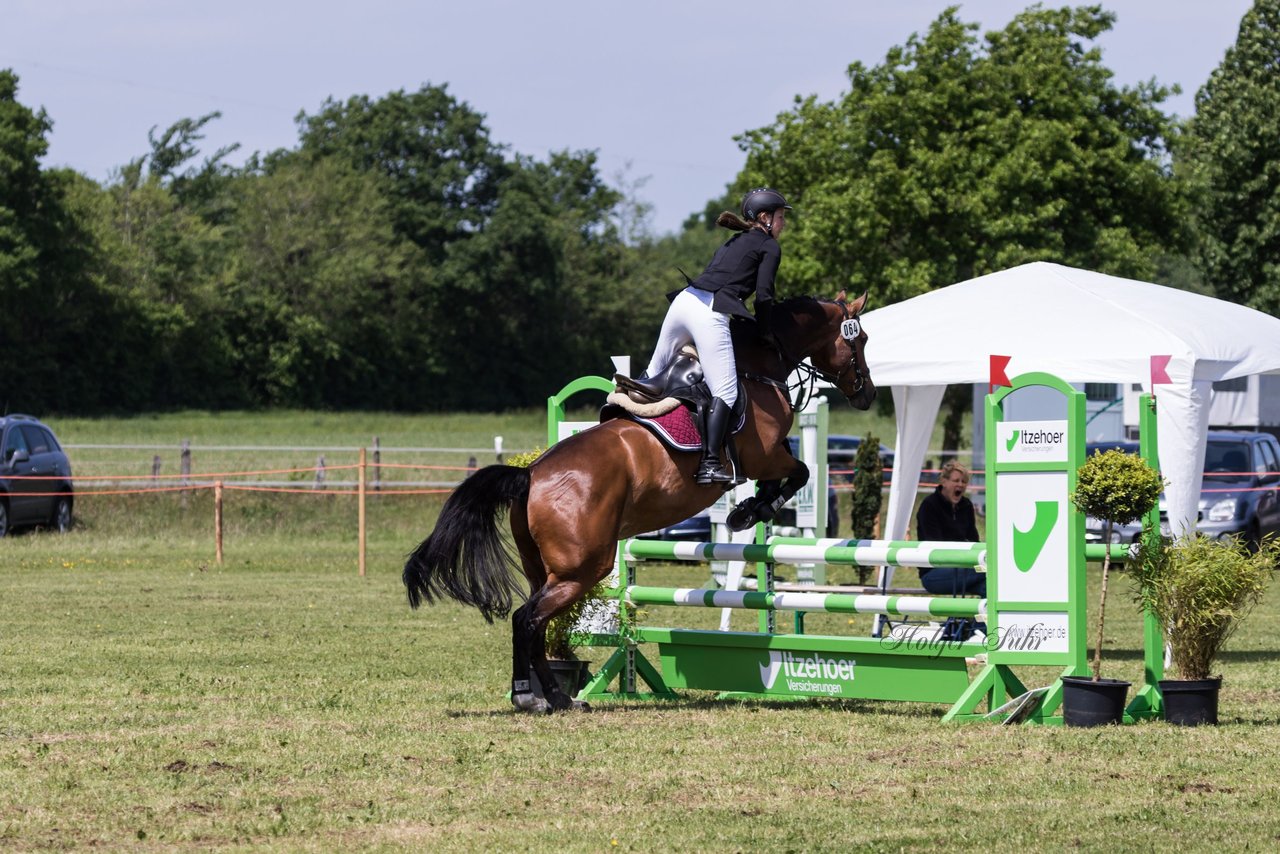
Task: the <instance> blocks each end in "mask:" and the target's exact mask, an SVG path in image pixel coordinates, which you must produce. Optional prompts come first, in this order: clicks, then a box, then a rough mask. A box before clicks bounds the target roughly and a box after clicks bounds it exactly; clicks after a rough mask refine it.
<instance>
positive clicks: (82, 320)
mask: <svg viewBox="0 0 1280 854" xmlns="http://www.w3.org/2000/svg"><path fill="white" fill-rule="evenodd" d="M1113 23H1114V16H1113V15H1111V14H1110V13H1108V12H1106V11H1105V10H1103V9H1102V8H1101V7H1097V6H1088V7H1078V8H1062V9H1044V8H1040V7H1031V8H1030V9H1028V10H1026V11H1024V12H1022V13H1020V14H1019V15H1017V16H1015V17H1014V18H1013V20H1012V21H1010V22H1009V24H1008V25H1006V26H1005V27H1004V28H1003V29H1000V30H995V31H992V32H989V33H986V34H983V35H979V33H978V29H977V26H976V25H975V24H972V23H968V22H965V21H964V20H963V19H962V18H961V17H960V14H959V12H958V10H957V9H955V8H952V9H949V10H947V11H945V12H943V13H942V14H941V15H939V16H938V17H937V18H936V19H935V20H933V21H932V22H931V23H930V25H929V26H928V28H927V29H926V30H924V31H923V32H922V33H920V34H916V35H913V36H912V37H911V38H910V39H908V40H907V42H906V43H905V44H903V45H901V46H898V47H895V48H893V49H892V50H890V51H889V52H888V54H887V55H886V57H885V58H884V60H883V61H882V62H881V63H879V64H877V65H875V66H870V67H868V66H864V65H863V64H861V63H856V62H855V63H853V64H852V65H850V66H849V70H848V77H849V88H848V91H847V92H845V93H843V94H842V95H841V96H840V97H838V98H836V99H833V100H830V101H822V100H819V99H817V98H815V97H809V98H806V99H798V100H797V101H796V102H795V103H794V104H793V105H791V106H790V108H789V109H786V110H783V111H782V112H780V113H779V114H778V117H777V119H776V121H775V122H774V123H773V124H771V125H769V126H767V127H763V128H758V129H753V130H748V131H746V132H744V133H743V134H742V135H741V137H739V138H738V142H739V144H740V147H741V149H742V151H743V164H742V168H741V170H740V172H739V174H738V176H737V177H736V179H735V180H734V182H733V183H732V184H730V185H729V186H727V187H726V188H725V193H724V195H723V196H722V197H721V198H717V199H710V200H708V202H707V205H706V208H705V210H704V211H702V212H699V213H697V214H694V215H692V216H690V217H689V219H688V220H687V221H686V222H685V224H684V226H683V227H682V228H681V229H680V230H679V232H678V233H676V234H670V235H663V236H653V235H650V234H648V233H646V232H645V231H644V229H643V228H639V227H637V226H638V224H640V223H643V221H644V215H645V205H644V203H643V202H642V201H641V200H640V199H639V198H637V195H636V194H637V187H636V185H635V184H632V185H631V186H628V185H627V183H626V180H625V176H615V177H614V179H613V180H612V182H611V181H610V180H608V179H606V178H605V177H604V176H602V175H601V174H600V172H599V167H598V162H597V159H596V156H595V154H594V153H593V152H590V151H569V150H566V151H562V152H556V153H552V154H550V155H548V156H547V157H546V158H545V159H537V158H532V157H528V156H525V155H521V154H518V153H514V152H512V151H511V150H510V149H509V147H507V146H505V145H503V144H502V143H500V142H498V141H496V140H494V139H493V138H492V137H491V135H490V132H489V130H488V128H487V127H486V126H485V121H484V116H483V114H481V113H480V112H478V111H477V110H476V109H475V108H473V107H472V106H471V105H469V104H468V103H466V102H465V101H462V100H460V99H459V98H457V97H455V96H454V94H453V93H451V92H450V91H449V89H448V86H447V84H444V85H433V84H425V85H423V86H421V87H420V88H419V89H417V90H416V91H405V90H401V91H396V92H391V93H388V94H386V95H383V96H381V97H376V98H374V97H370V96H367V95H355V96H351V97H349V98H347V99H346V100H344V101H339V100H334V99H330V100H327V101H325V102H324V103H323V104H321V105H320V106H319V108H318V109H316V111H315V112H314V113H308V112H305V111H304V112H303V113H300V114H299V116H298V118H297V129H298V140H297V144H296V145H295V146H294V147H292V148H289V149H280V150H277V151H272V152H268V153H255V154H253V155H251V156H249V157H248V158H247V159H246V160H245V162H244V163H243V164H242V165H232V164H231V163H230V157H231V155H232V154H233V153H234V152H235V147H234V146H233V147H231V148H228V149H224V150H220V151H216V152H211V153H206V152H202V151H201V150H200V142H201V140H202V139H203V130H204V128H205V127H206V126H207V125H208V123H209V122H213V121H217V119H218V114H217V113H212V114H209V115H205V116H201V117H198V118H186V119H182V120H180V121H178V122H176V123H174V124H173V125H172V126H170V127H169V128H167V129H166V130H165V131H163V132H161V133H157V132H156V130H153V131H152V133H151V134H150V135H149V138H148V140H147V145H146V146H145V149H144V151H143V153H141V154H140V155H139V156H138V157H137V158H136V159H135V160H133V161H131V162H129V163H126V164H122V165H121V167H120V168H119V169H118V170H117V172H116V174H115V175H114V176H113V178H112V179H110V180H109V181H107V182H105V183H98V182H95V181H93V180H91V179H89V178H87V177H86V176H84V175H81V174H79V173H77V172H75V171H72V170H69V169H45V168H43V167H42V166H41V164H40V158H41V157H42V156H43V155H44V153H45V151H46V150H47V145H48V143H47V138H48V135H49V133H50V131H51V129H52V120H51V118H50V117H49V116H48V115H47V114H46V113H45V111H44V110H43V109H39V108H32V107H30V106H27V105H24V104H23V103H22V102H21V101H20V100H19V97H18V96H19V83H20V81H19V79H18V77H17V75H16V74H15V73H14V72H13V71H11V70H0V342H2V343H3V351H4V352H5V353H6V354H8V355H9V357H10V358H8V359H7V360H6V362H7V367H8V370H7V371H6V375H5V377H4V378H3V381H0V397H2V398H3V400H0V405H6V406H7V408H8V409H9V410H10V411H13V410H26V411H34V412H58V413H94V412H104V411H113V412H133V411H148V410H157V409H168V408H175V407H195V408H207V409H227V408H254V407H266V406H297V407H319V408H334V409H394V410H408V411H414V410H498V409H506V408H512V407H522V406H528V405H531V404H537V403H540V402H541V401H543V400H545V398H546V396H547V395H548V394H550V393H553V392H554V391H556V390H557V389H558V388H559V387H560V386H561V385H562V384H563V383H564V382H565V381H567V380H568V379H571V378H573V377H576V376H580V375H583V374H587V373H602V372H605V371H607V370H608V368H609V362H608V357H609V356H610V355H615V354H619V353H630V354H632V355H633V357H635V359H636V360H637V361H643V360H645V359H647V356H648V348H649V347H650V346H651V344H652V341H653V339H654V337H655V336H656V333H657V328H658V325H659V323H660V320H661V317H662V314H663V313H664V312H665V309H666V300H665V299H664V294H665V293H666V292H667V291H670V290H672V289H674V288H676V287H678V286H679V285H680V284H681V283H682V282H683V279H682V277H681V274H680V272H679V270H685V271H689V272H690V273H696V271H698V270H700V269H701V265H702V264H704V263H705V262H706V260H707V259H708V258H709V257H710V255H711V252H712V251H713V250H714V248H715V246H716V245H718V243H719V242H720V241H721V240H722V239H723V238H724V237H725V235H724V234H722V233H717V232H716V230H715V228H714V225H713V224H712V223H713V221H714V218H715V216H716V214H717V213H719V211H720V210H722V209H726V208H728V209H732V208H733V207H734V206H735V205H736V203H737V199H738V198H740V195H741V193H742V192H743V191H744V190H745V189H746V188H748V187H751V186H760V185H769V186H773V187H776V188H778V189H780V190H782V191H783V192H784V193H786V195H787V197H788V200H789V201H791V203H792V204H793V205H794V206H795V208H796V214H797V215H796V216H795V217H794V218H793V222H794V224H793V226H792V228H791V229H790V230H789V232H788V234H787V235H785V236H784V238H783V240H784V244H783V250H784V262H783V267H782V271H781V273H780V278H779V290H780V292H781V295H782V296H787V295H794V294H801V293H817V294H820V295H831V294H834V293H835V292H836V291H837V290H839V289H840V288H848V289H850V290H851V291H861V290H862V289H869V290H870V291H871V292H872V299H873V303H874V304H877V305H884V304H887V303H890V302H896V301H898V300H901V299H906V298H909V297H911V296H915V295H917V294H919V293H923V292H925V291H927V290H930V289H932V288H937V287H943V286H946V285H948V284H951V283H953V282H956V281H961V280H964V279H967V278H970V277H972V276H975V275H981V274H983V273H986V272H992V271H995V270H999V269H1003V268H1006V267H1009V266H1012V265H1015V264H1019V263H1024V262H1027V261H1033V260H1052V261H1057V262H1060V263H1065V264H1071V265H1075V266H1081V267H1087V268H1090V269H1096V270H1100V271H1102V272H1108V273H1114V274H1119V275H1128V276H1133V277H1136V278H1146V279H1154V280H1157V281H1162V282H1165V283H1168V284H1175V285H1178V286H1181V287H1188V288H1194V289H1197V290H1201V291H1203V292H1206V293H1212V294H1216V295H1218V296H1221V297H1222V298H1225V299H1231V300H1234V301H1237V302H1241V303H1244V304H1248V305H1252V306H1254V307H1256V308H1259V309H1262V310H1264V311H1269V312H1272V313H1276V312H1277V311H1278V310H1280V118H1278V117H1277V111H1276V110H1275V109H1274V106H1273V105H1274V104H1276V103H1278V102H1280V100H1278V99H1277V97H1276V96H1277V94H1280V93H1277V91H1276V90H1277V88H1278V87H1280V83H1278V82H1277V75H1275V74H1274V73H1272V72H1273V71H1274V69H1275V68H1276V65H1277V60H1278V59H1280V0H1258V2H1256V3H1255V5H1254V7H1253V8H1252V9H1251V10H1250V11H1249V12H1248V13H1247V14H1246V15H1245V17H1244V19H1243V21H1242V23H1241V29H1240V34H1239V37H1238V39H1237V42H1236V44H1235V46H1234V47H1233V48H1232V49H1231V50H1230V51H1229V52H1228V54H1227V56H1226V58H1225V59H1224V61H1223V63H1222V64H1221V65H1220V66H1219V67H1218V69H1217V70H1215V72H1214V73H1213V75H1212V76H1211V78H1210V79H1209V81H1207V82H1206V83H1205V84H1204V86H1203V87H1202V88H1201V89H1200V90H1198V92H1197V96H1196V113H1195V115H1194V116H1193V117H1191V118H1190V119H1189V120H1186V121H1177V120H1175V119H1174V118H1173V117H1172V116H1170V115H1167V114H1166V113H1165V112H1164V111H1163V110H1162V109H1161V105H1162V104H1163V102H1164V101H1165V100H1166V99H1167V98H1168V96H1169V94H1170V92H1169V90H1168V89H1166V88H1165V87H1163V86H1161V85H1159V84H1158V83H1157V82H1155V81H1154V80H1153V81H1150V82H1147V83H1143V84H1139V85H1137V86H1133V87H1123V86H1117V85H1116V84H1115V83H1114V82H1113V80H1112V74H1111V72H1110V71H1109V69H1108V68H1107V67H1106V65H1105V63H1104V62H1103V57H1102V55H1101V52H1100V50H1099V49H1098V48H1097V46H1096V41H1097V39H1098V37H1099V36H1100V35H1101V34H1103V33H1104V32H1106V31H1107V30H1108V29H1109V28H1110V27H1111V26H1112V25H1113ZM1268 69H1271V70H1270V71H1268ZM140 147H141V146H140ZM960 406H961V404H960V403H957V406H956V409H957V411H960Z"/></svg>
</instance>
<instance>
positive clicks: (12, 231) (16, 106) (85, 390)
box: [0, 70, 119, 412]
mask: <svg viewBox="0 0 1280 854" xmlns="http://www.w3.org/2000/svg"><path fill="white" fill-rule="evenodd" d="M17 94H18V77H17V75H16V74H14V73H13V72H12V71H9V70H3V71H0V342H3V346H4V348H5V350H6V352H11V353H18V354H21V363H22V371H21V372H20V373H18V374H14V375H12V376H8V377H6V378H5V383H4V392H3V400H0V405H3V406H7V407H8V408H9V409H10V410H15V409H27V410H34V411H37V412H39V411H49V410H54V411H62V412H66V411H75V410H84V409H92V408H100V407H102V406H104V405H109V404H110V400H111V398H112V396H113V391H114V385H115V383H114V378H113V376H112V374H111V372H110V370H109V365H110V359H109V358H106V357H105V354H104V355H103V356H99V355H98V354H97V353H96V351H95V349H94V348H92V347H90V346H89V342H98V341H99V340H100V339H101V338H102V337H103V330H104V329H110V328H112V327H111V324H112V323H113V322H114V321H116V320H117V318H118V314H119V307H118V306H116V305H115V304H114V303H113V301H112V300H111V299H110V297H109V296H108V295H105V294H104V293H102V292H101V290H100V289H98V288H97V287H96V283H95V281H94V279H93V277H92V276H91V267H92V263H93V252H94V247H93V242H92V239H91V237H90V236H89V235H87V234H86V233H85V231H84V229H83V227H82V224H81V222H80V221H79V220H78V219H77V218H76V217H75V216H74V215H73V212H72V210H71V208H70V207H69V205H68V202H67V197H68V194H70V193H72V192H74V190H75V188H76V187H77V185H78V184H79V183H80V182H82V181H84V180H86V179H83V178H81V177H80V176H78V175H76V174H75V173H73V172H70V171H68V170H42V169H41V168H40V164H39V158H40V157H41V156H42V155H43V154H44V153H45V151H46V150H47V148H48V142H47V141H46V136H47V134H48V133H49V131H50V130H51V129H52V127H53V125H52V122H51V121H50V120H49V118H48V115H47V114H46V113H45V111H44V110H43V109H40V110H32V109H30V108H29V107H26V106H24V105H23V104H21V103H20V102H19V101H18V100H17ZM111 346H112V345H111V343H110V342H104V345H103V347H102V349H103V350H104V351H105V350H109V349H111Z"/></svg>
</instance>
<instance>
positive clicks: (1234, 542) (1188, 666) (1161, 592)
mask: <svg viewBox="0 0 1280 854" xmlns="http://www.w3.org/2000/svg"><path fill="white" fill-rule="evenodd" d="M1278 560H1280V543H1277V542H1276V541H1275V540H1266V541H1264V542H1263V543H1262V544H1261V545H1260V546H1259V547H1258V548H1257V550H1256V551H1254V550H1253V549H1251V548H1250V546H1249V544H1248V543H1247V542H1246V541H1244V540H1243V539H1240V538H1231V539H1228V540H1213V539H1210V538H1209V537H1207V536H1205V535H1204V534H1200V533H1192V534H1188V535H1186V536H1183V537H1180V538H1178V539H1177V540H1174V541H1168V540H1161V541H1157V543H1155V544H1152V545H1148V544H1146V543H1145V541H1144V544H1143V546H1142V547H1141V548H1140V549H1139V552H1138V555H1137V556H1136V559H1135V560H1134V561H1133V565H1132V572H1133V576H1134V579H1135V581H1136V582H1137V584H1138V591H1137V594H1136V599H1137V602H1138V603H1139V604H1140V605H1141V606H1142V607H1143V608H1144V609H1149V610H1150V611H1151V612H1152V613H1154V614H1155V615H1156V618H1157V619H1158V620H1159V621H1160V624H1161V626H1163V627H1164V636H1165V640H1166V642H1167V643H1168V644H1169V650H1170V653H1171V658H1172V665H1173V672H1174V673H1175V674H1176V675H1177V676H1178V679H1163V680H1161V681H1160V693H1161V696H1162V697H1163V701H1164V716H1165V720H1169V721H1172V722H1174V723H1180V724H1185V725H1196V724H1216V723H1217V722H1218V690H1219V688H1220V687H1221V685H1222V677H1221V676H1213V675H1211V673H1212V670H1213V664H1214V661H1215V660H1216V659H1217V657H1218V654H1219V653H1220V652H1221V651H1222V646H1223V644H1224V643H1226V641H1227V639H1228V638H1229V637H1231V634H1232V632H1234V631H1235V630H1236V627H1237V626H1239V625H1240V621H1241V620H1243V619H1244V618H1245V616H1246V615H1248V613H1249V612H1250V611H1251V610H1252V609H1253V607H1254V606H1255V605H1257V604H1258V601H1259V600H1260V599H1261V598H1262V594H1263V591H1265V590H1266V586H1267V581H1268V580H1269V579H1270V578H1271V574H1272V572H1273V571H1274V569H1275V567H1276V564H1277V561H1278Z"/></svg>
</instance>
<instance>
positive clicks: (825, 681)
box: [548, 373, 1163, 723]
mask: <svg viewBox="0 0 1280 854" xmlns="http://www.w3.org/2000/svg"><path fill="white" fill-rule="evenodd" d="M1011 383H1012V384H1011V385H1010V386H1008V387H1004V388H1001V389H999V390H997V391H995V392H994V393H993V394H990V395H988V396H987V401H986V416H985V417H986V441H987V448H986V459H987V463H986V483H987V534H988V541H987V543H928V542H905V541H903V542H898V541H892V542H887V541H870V540H852V541H851V540H832V539H825V540H810V541H807V542H806V541H803V540H799V539H794V538H793V539H787V540H782V539H779V540H775V541H773V542H764V537H765V532H764V530H763V528H764V526H763V525H761V526H758V528H757V538H756V539H757V541H756V542H755V543H752V544H742V543H671V542H657V541H646V540H626V541H623V542H622V543H620V544H619V548H618V587H617V588H616V596H617V598H618V600H619V601H620V603H622V604H621V607H620V608H619V619H618V627H617V631H616V632H612V633H608V634H591V635H580V636H579V637H578V639H579V640H581V641H585V642H587V643H588V645H592V646H606V647H611V648H613V653H612V655H610V657H609V658H608V660H607V661H606V662H605V663H604V664H603V665H602V666H601V667H600V669H599V671H598V672H597V673H596V674H595V676H594V677H593V678H592V679H591V681H590V682H589V683H588V684H587V686H586V687H585V688H583V689H582V691H581V692H580V693H579V695H578V698H579V699H583V700H611V699H633V700H637V699H663V698H667V699H669V698H675V697H676V696H677V694H676V693H675V692H676V689H681V688H684V689H698V690H710V691H718V692H722V693H724V694H726V695H732V696H744V695H745V696H756V697H764V698H790V699H795V698H803V697H826V698H856V699H872V700H913V701H918V702H928V703H945V704H949V705H950V709H949V711H948V712H947V713H946V715H945V716H944V718H943V720H948V721H951V720H956V721H959V720H971V719H978V718H986V717H989V716H990V715H989V714H986V713H983V712H980V711H979V707H980V706H981V705H982V704H983V702H984V701H985V703H986V709H997V708H998V707H1000V706H1001V705H1002V704H1004V703H1005V702H1006V700H1008V699H1009V698H1011V697H1017V696H1020V695H1022V694H1024V693H1026V692H1027V685H1026V684H1024V682H1023V681H1022V680H1021V679H1019V677H1018V676H1017V675H1016V674H1015V672H1014V669H1015V668H1022V667H1050V668H1053V670H1051V671H1049V673H1050V674H1052V673H1054V672H1055V671H1056V673H1057V677H1055V678H1054V679H1053V683H1052V685H1051V686H1049V689H1048V692H1047V693H1046V694H1045V695H1044V698H1043V702H1042V703H1041V704H1040V707H1039V709H1038V710H1037V711H1036V712H1035V713H1034V714H1033V715H1032V716H1031V717H1030V718H1029V720H1030V721H1034V722H1038V723H1061V720H1062V718H1061V715H1060V714H1059V713H1058V712H1059V708H1060V706H1061V703H1062V682H1061V678H1060V677H1061V676H1085V675H1088V673H1089V670H1088V666H1087V644H1086V607H1085V564H1086V557H1097V558H1100V557H1101V555H1102V549H1103V548H1104V547H1103V546H1089V547H1086V545H1085V537H1084V517H1083V516H1082V515H1081V514H1080V513H1079V512H1078V511H1077V510H1076V509H1075V507H1074V505H1072V503H1071V501H1070V498H1069V496H1070V494H1071V491H1072V489H1073V488H1074V486H1075V481H1076V470H1077V469H1078V468H1079V467H1080V464H1081V463H1083V462H1084V438H1083V437H1084V429H1083V427H1084V411H1085V406H1084V395H1083V393H1081V392H1079V391H1077V390H1075V389H1073V388H1072V387H1071V386H1070V385H1069V384H1067V383H1065V382H1063V381H1062V380H1060V379H1058V378H1057V377H1054V376H1051V375H1049V374H1044V373H1028V374H1023V375H1021V376H1019V377H1016V378H1014V379H1013V380H1012V381H1011ZM1029 386H1042V387H1045V388H1048V389H1052V390H1055V391H1057V392H1058V393H1060V394H1061V395H1063V397H1064V398H1065V401H1064V402H1065V413H1066V418H1065V419H1064V420H1058V421H1006V420H1005V418H1004V410H1003V406H1002V404H1003V401H1004V400H1005V399H1006V397H1008V396H1009V395H1010V394H1014V393H1016V392H1017V391H1018V390H1019V389H1023V388H1026V387H1029ZM611 388H612V384H611V383H609V382H608V381H607V380H605V379H603V378H600V377H584V378H582V379H579V380H576V381H574V382H572V383H570V384H569V385H567V386H565V388H564V389H563V390H562V391H561V393H560V394H559V395H556V396H554V397H552V398H550V400H549V401H548V431H549V434H548V439H549V440H551V441H554V440H557V439H559V438H563V437H564V436H565V435H568V434H569V433H570V432H571V431H573V430H574V428H581V427H585V426H587V425H585V424H584V425H570V424H567V423H566V422H565V421H564V401H565V400H566V399H567V398H568V397H569V396H571V395H572V394H575V393H577V392H578V391H582V390H585V389H597V390H610V389H611ZM1155 448H1156V439H1155V404H1154V400H1153V399H1152V398H1151V396H1150V395H1144V397H1143V406H1142V419H1141V451H1142V454H1143V456H1144V457H1145V458H1146V459H1147V460H1148V461H1149V462H1151V463H1152V464H1153V465H1154V464H1155V462H1156V454H1155ZM1153 512H1154V511H1153ZM1152 521H1154V520H1152ZM1086 549H1088V551H1086ZM1113 556H1116V557H1123V549H1120V548H1119V547H1117V548H1115V549H1113ZM645 560H662V561H697V562H709V561H713V560H724V561H747V562H754V563H756V565H757V579H758V588H759V589H758V590H757V591H754V592H744V591H738V590H718V589H681V588H658V587H645V586H640V585H638V584H636V583H635V575H636V569H637V565H638V564H639V563H640V562H643V561H645ZM777 563H785V564H796V565H799V564H803V563H812V564H827V565H855V566H886V565H891V566H914V567H920V566H973V567H976V568H978V569H979V571H982V570H983V569H984V568H985V571H986V573H987V595H988V598H987V599H985V600H981V599H972V598H943V597H926V596H895V595H888V594H868V593H857V594H854V593H829V592H823V593H819V592H804V591H803V590H800V591H797V590H794V589H791V590H787V591H782V592H780V591H777V590H775V589H774V585H773V567H774V565H775V564H777ZM825 589H829V588H824V590H825ZM637 606H685V607H701V608H733V609H744V610H754V611H759V612H760V614H761V617H760V620H759V623H760V627H759V630H758V631H748V632H742V631H711V630H700V629H688V628H657V627H653V626H649V625H640V624H638V623H637V622H636V620H635V619H634V613H633V610H632V609H633V608H634V607H637ZM779 611H791V612H796V620H795V630H794V631H792V632H782V631H779V630H778V627H777V621H776V619H775V614H776V613H777V612H779ZM805 612H828V613H841V614H867V613H871V614H885V615H892V616H898V617H903V616H905V617H909V618H915V619H917V620H918V622H915V623H907V624H906V625H905V627H900V628H899V629H898V630H897V631H895V632H893V633H891V634H890V635H889V636H887V637H883V638H876V637H846V636H835V635H814V634H805V633H804V631H803V625H804V623H803V614H804V613H805ZM948 617H969V618H976V619H978V620H981V621H984V622H985V623H986V625H987V634H986V637H985V639H980V640H977V641H966V642H959V641H945V640H941V639H940V638H939V637H938V636H937V633H936V632H935V631H926V630H925V627H926V626H927V625H928V623H927V622H924V620H929V619H932V618H938V619H945V618H948ZM646 647H656V649H657V659H658V664H657V666H655V665H654V663H653V662H651V661H650V660H649V659H648V658H647V657H646V655H645V650H646ZM1144 648H1145V685H1144V686H1143V687H1142V689H1141V690H1140V691H1139V692H1138V695H1137V697H1136V698H1135V699H1134V700H1133V702H1132V703H1131V704H1130V706H1129V708H1128V710H1127V711H1126V719H1127V720H1136V719H1138V718H1143V717H1154V716H1157V715H1158V714H1159V712H1160V708H1161V700H1160V694H1159V689H1158V687H1157V682H1158V680H1159V679H1161V678H1163V641H1162V639H1161V635H1160V630H1159V626H1158V624H1156V622H1155V620H1154V618H1152V617H1151V616H1148V617H1147V620H1146V624H1145V628H1144ZM971 665H973V666H974V668H975V670H976V673H975V674H974V675H972V676H971V675H970V666H971ZM1047 678H1049V677H1048V676H1046V677H1043V678H1042V679H1041V681H1043V680H1044V679H1047ZM615 681H616V687H614V688H612V689H611V687H610V686H612V685H614V683H615ZM641 681H643V682H644V683H645V684H646V686H647V689H648V690H644V691H642V690H640V687H639V683H640V682H641ZM1033 681H1034V680H1033Z"/></svg>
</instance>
